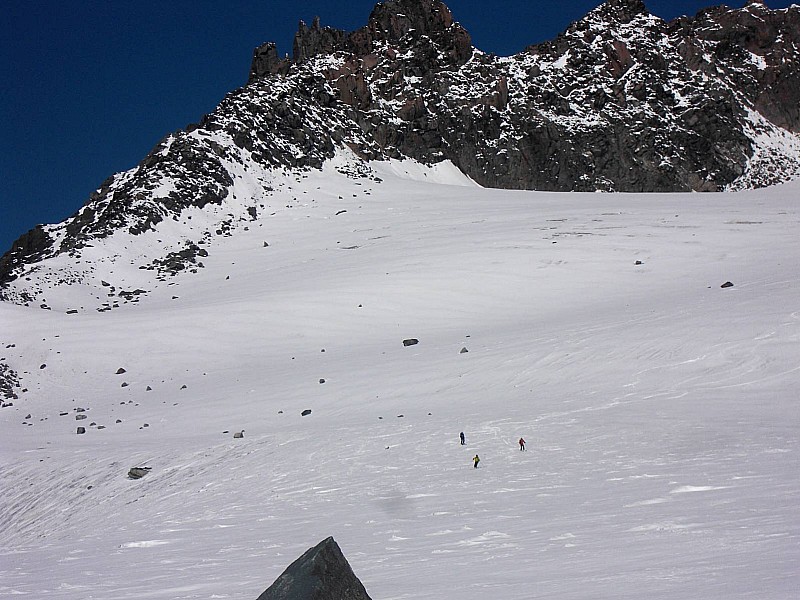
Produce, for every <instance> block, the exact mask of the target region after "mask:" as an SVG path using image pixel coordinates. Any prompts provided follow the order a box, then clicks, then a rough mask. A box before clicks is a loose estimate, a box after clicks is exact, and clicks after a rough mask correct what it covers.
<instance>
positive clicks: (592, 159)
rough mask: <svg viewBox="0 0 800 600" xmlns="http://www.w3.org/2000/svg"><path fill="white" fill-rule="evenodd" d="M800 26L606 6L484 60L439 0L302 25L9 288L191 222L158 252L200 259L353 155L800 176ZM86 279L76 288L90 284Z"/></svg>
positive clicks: (39, 239)
mask: <svg viewBox="0 0 800 600" xmlns="http://www.w3.org/2000/svg"><path fill="white" fill-rule="evenodd" d="M799 32H800V7H798V6H792V7H791V8H789V9H786V10H770V9H769V8H767V7H766V6H765V5H764V4H762V3H759V2H750V3H748V5H747V6H745V7H744V8H742V9H729V8H727V7H717V8H710V9H707V10H704V11H701V12H700V13H699V14H698V15H697V16H695V17H684V18H680V19H677V20H675V21H673V22H670V23H666V22H664V21H663V20H661V19H659V18H657V17H655V16H653V15H651V14H649V13H648V12H647V10H646V7H645V5H644V4H643V3H642V2H641V1H640V0H608V1H607V2H605V3H603V4H601V5H600V6H599V7H598V8H597V9H595V10H593V11H591V12H590V13H589V14H588V15H587V16H586V17H584V18H583V19H581V20H580V21H577V22H576V23H573V24H572V25H570V27H569V28H567V30H566V31H565V32H564V33H563V34H561V35H559V36H558V37H557V38H556V39H555V40H553V41H551V42H547V43H544V44H540V45H536V46H531V47H528V48H526V49H525V50H524V51H522V52H520V53H519V54H516V55H514V56H511V57H497V56H494V55H487V54H485V53H483V52H481V51H480V50H478V49H475V48H474V47H473V46H472V45H471V40H470V37H469V33H468V32H467V31H465V30H464V28H463V27H461V25H459V23H458V22H457V21H456V20H455V19H454V17H453V15H452V13H451V12H450V10H449V9H448V8H447V7H446V6H445V5H444V4H442V3H441V2H439V1H438V0H389V1H387V2H382V3H379V4H378V5H376V7H375V9H374V10H373V11H372V13H371V15H370V16H369V19H368V23H367V25H366V26H364V27H363V28H361V29H359V30H357V31H354V32H350V33H347V32H343V31H339V30H335V29H331V28H327V27H322V26H321V24H320V23H319V21H315V22H314V23H312V25H311V26H310V27H309V26H306V25H304V24H301V26H300V29H299V31H298V33H297V35H296V38H295V48H294V56H293V58H291V59H281V58H279V57H278V56H277V53H276V51H275V46H274V44H265V45H263V46H260V47H259V48H257V49H256V50H255V52H254V56H253V61H252V66H251V72H250V80H249V82H248V83H247V85H245V86H244V87H242V88H241V89H238V90H235V91H233V92H231V93H230V94H228V96H227V97H226V98H225V99H224V100H223V101H222V102H221V103H220V105H219V106H218V107H217V108H216V109H215V110H214V111H213V112H212V113H210V114H209V115H206V116H205V117H204V118H203V119H202V120H201V121H200V123H198V124H197V125H195V126H192V127H189V128H188V129H187V130H186V131H178V132H175V133H173V134H170V135H168V136H167V137H166V138H165V139H164V140H163V141H162V142H161V143H160V144H159V145H158V146H157V147H156V148H154V149H153V151H151V153H150V154H149V155H148V156H147V157H145V159H144V160H143V161H142V163H141V164H140V165H138V166H137V167H136V168H134V169H132V170H131V171H129V172H126V173H122V174H117V175H115V176H113V177H111V178H109V179H108V180H107V181H106V182H104V183H103V185H102V186H101V187H100V188H99V189H98V190H97V192H96V193H95V194H93V195H92V197H91V198H90V200H89V201H88V202H87V204H86V205H85V206H84V207H83V208H81V209H80V210H79V211H78V212H77V213H76V214H75V215H73V216H72V217H70V218H69V219H67V220H66V221H64V222H63V223H61V224H58V225H54V226H43V227H38V228H36V229H34V230H32V231H31V232H28V233H27V234H26V235H24V236H23V237H21V238H20V239H19V240H18V241H17V242H16V243H15V244H14V246H13V247H12V248H11V250H9V252H8V253H6V254H5V255H4V256H3V257H2V258H0V295H2V297H3V298H5V299H7V300H13V301H25V302H38V300H37V298H38V296H39V294H38V293H37V292H36V291H35V290H34V291H19V290H17V291H13V290H10V288H9V284H10V283H11V282H13V281H15V280H17V279H19V278H20V277H30V276H31V271H32V270H34V269H37V268H38V267H37V265H39V264H40V263H41V261H42V260H44V259H47V258H50V257H55V256H59V255H64V257H65V259H66V258H69V259H72V260H70V261H67V262H70V264H71V265H74V264H75V263H76V262H77V261H78V260H79V259H80V257H81V256H82V255H83V254H84V253H85V251H86V250H87V249H88V248H89V247H90V246H92V245H94V244H96V243H97V241H98V240H99V239H101V238H107V237H109V236H111V235H112V234H114V233H116V232H121V231H125V232H127V233H129V234H131V235H134V236H139V235H141V234H143V233H145V232H151V233H152V232H155V231H156V229H157V227H158V226H159V224H160V223H162V222H164V221H173V222H175V223H182V222H184V221H185V216H186V215H188V214H189V213H190V212H192V211H195V210H200V211H203V214H204V215H205V216H204V217H203V218H207V219H208V220H209V227H208V228H207V229H206V230H205V231H202V232H194V233H191V235H190V233H189V232H188V231H184V232H183V233H178V234H176V235H178V237H179V238H181V239H182V241H181V242H180V244H179V246H178V247H175V246H174V245H171V246H169V250H168V251H167V250H166V249H165V250H163V251H162V250H159V252H160V254H158V255H156V256H152V257H151V260H152V261H162V262H161V263H159V264H162V265H163V264H164V263H163V261H166V263H167V264H173V265H177V264H178V262H176V260H179V259H180V258H181V257H184V256H191V257H192V259H193V262H190V264H196V263H197V262H201V261H199V260H198V259H199V258H202V257H201V256H199V255H198V254H197V252H198V251H199V250H198V249H199V247H200V245H201V244H200V241H202V240H201V239H195V238H197V236H201V235H205V234H209V235H210V236H211V237H214V236H216V235H219V234H217V231H222V232H227V231H228V228H229V225H230V223H231V222H233V221H234V220H236V219H239V218H242V215H245V216H247V215H249V217H250V218H256V217H257V215H258V214H259V212H260V211H261V210H265V209H262V208H261V207H262V206H266V203H265V198H267V197H269V196H270V194H272V192H273V185H272V183H270V182H271V181H272V179H273V178H275V177H279V176H282V175H281V174H286V173H288V172H289V171H291V172H293V173H296V174H302V173H308V172H309V170H317V169H320V168H322V167H323V165H324V164H325V163H326V161H330V160H331V159H332V158H333V157H334V156H336V155H337V153H339V154H341V153H342V152H343V151H344V150H347V151H352V152H353V153H355V155H356V157H357V159H356V160H355V161H353V164H354V165H355V163H357V162H361V163H362V166H353V167H352V169H351V173H353V174H356V175H354V176H356V177H361V176H362V175H363V174H364V173H368V172H369V171H370V167H369V166H368V163H369V162H370V161H376V160H381V161H383V160H387V159H396V160H404V159H413V160H416V161H418V162H420V163H422V164H426V165H431V164H437V163H440V162H442V161H446V160H448V161H450V162H451V163H452V164H453V165H455V167H456V168H458V169H459V170H461V171H462V172H463V173H464V174H465V175H466V176H467V177H469V178H470V179H471V180H473V181H475V182H476V183H478V184H480V185H482V186H485V187H498V188H511V189H536V190H550V191H598V190H599V191H646V192H655V191H691V190H694V191H715V190H722V189H746V188H751V187H761V186H767V185H772V184H775V183H778V182H782V181H787V180H790V179H793V178H796V177H798V175H800V142H798V139H800V138H798V132H800V108H799V107H800V81H798V73H800V33H799ZM366 176H367V177H369V175H366ZM195 218H198V217H195ZM212 222H213V223H212ZM212 225H213V226H212ZM191 236H194V238H192V239H190V237H191ZM184 238H185V239H184ZM173 241H174V240H169V241H163V240H162V242H161V243H162V245H165V246H168V245H170V244H172V242H173ZM148 244H149V242H148ZM176 257H177V258H176ZM151 266H153V265H151ZM184 266H187V265H184ZM42 268H43V269H44V270H46V267H42ZM166 270H167V271H168V270H169V269H166ZM79 271H80V269H78V270H73V272H72V275H71V276H70V277H63V278H61V279H60V281H61V282H62V283H67V282H75V281H79V280H81V279H82V275H81V274H80V272H79ZM55 277H56V279H59V276H55Z"/></svg>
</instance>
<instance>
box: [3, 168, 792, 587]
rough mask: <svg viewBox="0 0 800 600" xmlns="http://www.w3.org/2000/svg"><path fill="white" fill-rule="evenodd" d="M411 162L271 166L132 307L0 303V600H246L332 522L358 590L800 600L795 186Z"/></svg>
mask: <svg viewBox="0 0 800 600" xmlns="http://www.w3.org/2000/svg"><path fill="white" fill-rule="evenodd" d="M409 169H410V167H409V168H406V169H405V171H404V168H403V166H402V165H399V166H398V165H393V166H392V167H391V168H386V169H385V170H384V172H382V173H381V177H383V178H384V181H383V182H382V183H370V184H369V186H357V185H356V183H354V182H353V181H351V180H346V179H344V178H340V177H337V176H333V175H331V174H330V173H326V174H313V173H312V174H311V175H310V176H308V177H307V178H305V179H303V180H300V179H298V180H297V181H294V180H287V181H288V183H287V185H291V186H292V187H293V188H294V189H292V190H286V191H285V192H279V194H285V195H286V197H285V198H284V197H282V196H279V197H277V198H275V199H274V204H275V210H274V214H269V213H266V214H265V215H264V216H262V217H260V219H259V221H258V222H254V223H251V224H250V231H246V232H245V231H238V232H237V233H236V235H234V236H233V237H231V238H222V239H218V240H215V241H214V242H213V245H212V246H211V247H209V257H208V258H206V259H204V263H205V268H204V269H202V270H200V271H199V273H197V274H186V275H181V276H179V277H177V278H175V279H174V281H172V282H171V283H175V284H176V285H164V286H162V287H160V288H157V289H153V290H152V292H151V294H150V295H149V296H148V297H147V298H146V299H144V300H142V302H141V303H140V304H139V305H136V306H129V307H123V308H121V309H117V310H114V311H111V312H108V313H104V314H93V313H92V312H91V311H87V312H86V313H84V314H79V315H65V314H64V313H63V312H61V313H59V312H57V311H56V310H54V311H52V312H48V311H40V310H34V309H24V308H21V307H16V306H10V305H0V320H2V322H3V324H4V325H3V327H2V331H3V332H2V339H0V342H2V343H3V344H2V346H3V347H4V348H5V350H4V352H5V357H6V358H7V360H8V362H9V364H10V365H11V366H12V367H13V368H14V369H15V370H17V372H18V373H19V374H20V377H21V379H22V384H23V387H27V388H29V390H30V391H29V392H28V393H27V394H25V395H23V396H22V398H21V399H20V400H19V401H16V402H15V406H14V407H13V408H7V409H3V410H2V411H0V427H2V436H0V448H1V449H2V454H1V455H0V457H1V458H0V460H2V462H0V470H1V471H0V472H2V482H3V483H2V487H0V597H4V598H5V597H8V598H11V597H14V598H16V597H29V598H50V599H54V600H57V599H62V598H63V599H65V600H66V599H67V598H69V599H72V598H87V599H106V598H108V599H111V598H114V599H115V600H120V599H122V600H124V599H134V598H135V599H162V598H163V599H194V598H228V599H237V600H239V599H242V600H244V599H247V598H255V597H257V596H258V595H259V594H260V593H261V592H262V591H263V590H264V589H265V588H266V587H268V586H269V585H270V584H271V583H272V581H273V580H274V579H275V578H276V577H277V576H278V575H279V574H280V573H281V572H282V571H283V569H284V568H285V567H286V566H288V565H289V564H290V563H291V562H292V561H293V560H294V559H295V558H297V557H298V556H299V555H300V554H301V553H302V552H303V551H304V550H306V549H307V548H309V547H310V546H313V545H314V544H316V543H317V542H318V541H320V540H321V539H323V538H324V537H326V536H328V535H333V536H334V537H335V538H336V540H337V541H338V542H339V544H340V545H341V547H342V549H343V551H344V553H345V555H346V557H347V558H348V560H349V561H350V563H351V565H352V566H353V569H354V571H355V572H356V574H357V575H358V576H359V578H361V580H362V581H363V582H364V584H365V586H366V588H367V590H368V592H369V593H370V595H371V596H372V597H373V598H375V599H376V600H378V599H381V600H400V599H407V598H414V599H424V598H431V599H433V598H437V599H439V598H458V599H459V600H485V599H486V598H489V597H503V598H511V597H520V598H558V599H579V598H580V599H583V598H612V597H613V598H631V599H633V598H637V599H638V598H642V597H647V598H655V599H660V598H663V599H667V598H669V599H671V598H677V597H692V598H706V599H714V598H719V599H723V598H725V599H728V598H732V597H733V598H759V599H776V600H777V599H788V598H792V597H795V595H796V593H797V590H798V589H800V577H798V573H800V483H798V479H797V473H800V460H798V457H799V456H800V454H798V451H799V450H800V448H798V439H800V438H799V437H798V425H800V418H798V417H800V413H799V412H798V403H797V392H796V388H797V380H798V371H800V350H799V348H800V343H799V342H800V319H799V318H798V314H800V304H798V298H800V295H798V281H800V278H798V275H800V273H799V272H798V266H797V265H800V243H798V241H797V240H798V238H797V231H798V223H799V222H800V220H799V219H798V214H800V213H799V212H798V208H797V198H798V192H800V186H798V185H796V184H790V185H786V186H780V187H777V188H773V189H769V190H759V191H756V192H745V193H737V194H707V195H694V194H684V195H681V194H675V195H597V194H568V195H559V194H539V193H521V192H502V191H496V190H482V189H479V188H476V187H474V186H468V185H467V186H466V187H464V186H463V185H464V184H465V183H468V182H464V181H458V180H456V179H455V177H454V176H453V175H452V174H450V173H448V172H439V173H437V174H436V177H437V181H439V182H441V183H459V184H462V186H461V187H457V186H454V185H440V184H436V185H434V184H432V183H430V182H425V181H424V180H425V179H426V175H425V172H424V170H419V169H417V170H415V171H413V172H412V171H409ZM398 176H400V177H402V178H401V179H398ZM320 188H322V189H320ZM364 188H369V189H370V191H371V195H370V196H369V197H366V196H365V195H364V194H363V191H364ZM303 192H307V193H308V195H312V196H314V202H311V201H310V200H309V201H303V202H298V203H297V204H295V205H292V206H293V208H291V209H289V208H283V209H280V208H279V207H280V206H286V205H285V204H283V203H284V202H288V200H287V199H288V198H289V197H292V198H294V197H301V194H302V193H303ZM354 194H355V195H356V197H354V196H353V195H354ZM340 196H341V199H339V197H340ZM341 210H346V212H345V213H340V214H336V213H337V212H338V211H341ZM165 227H170V225H169V224H166V225H165ZM267 239H268V240H269V242H270V243H269V247H264V246H263V241H264V240H267ZM636 260H641V262H642V264H640V265H635V264H634V262H635V261H636ZM118 269H119V271H120V272H118V273H117V274H116V275H117V276H118V277H119V278H120V279H121V280H122V281H121V282H120V284H119V285H122V282H128V281H133V279H134V278H135V277H140V276H141V275H140V274H139V273H138V272H136V271H135V266H132V267H131V268H130V272H122V271H123V270H122V269H121V268H118ZM726 280H731V281H733V282H734V283H735V286H734V287H733V288H730V289H720V284H722V283H723V282H725V281H726ZM62 293H63V299H61V297H60V296H59V294H62ZM73 294H75V290H59V289H54V290H53V291H52V292H51V293H50V294H49V296H48V298H47V301H48V304H49V305H51V306H53V307H59V306H61V307H63V308H66V307H67V306H68V305H74V304H72V303H73V302H74V296H73ZM173 296H177V298H176V299H173ZM408 337H417V338H419V339H420V343H419V344H418V345H416V346H410V347H404V346H403V345H402V343H401V342H402V340H403V339H405V338H408ZM12 344H13V347H10V348H9V347H6V346H9V345H12ZM462 347H465V348H467V349H468V352H466V353H460V350H461V348H462ZM323 349H324V350H325V351H324V352H323V351H322V350H323ZM42 364H46V368H40V366H41V365H42ZM121 366H122V367H124V368H125V369H126V371H127V372H126V373H125V374H122V375H116V374H115V372H116V369H117V368H118V367H121ZM320 379H324V380H325V382H324V384H323V383H320ZM122 382H125V383H128V384H129V385H128V386H126V387H124V388H123V387H121V383H122ZM148 385H150V386H151V387H152V391H146V390H145V388H146V386H148ZM184 385H185V386H186V388H183V386H184ZM77 407H82V408H86V409H87V410H86V413H84V414H87V415H88V418H87V420H84V421H76V420H75V416H76V412H75V411H74V409H75V408H77ZM306 408H310V409H312V410H313V412H312V414H311V415H310V416H308V417H301V416H300V411H301V410H303V409H306ZM279 411H282V412H279ZM62 412H66V413H68V414H67V415H65V416H61V415H60V413H62ZM28 413H31V415H32V418H31V419H26V418H25V415H27V414H28ZM116 419H120V420H121V421H122V422H121V423H115V421H116ZM22 421H26V422H28V423H31V424H30V425H22V424H21V422H22ZM89 422H96V423H97V424H102V425H106V426H107V428H106V429H103V430H98V429H97V428H96V427H88V426H87V429H89V431H88V432H87V434H86V435H83V436H77V435H75V427H76V426H77V425H80V424H88V423H89ZM145 423H146V424H147V427H145V426H144V424H145ZM241 429H244V430H245V437H244V438H243V439H240V440H233V439H231V438H232V433H233V432H234V431H239V430H241ZM223 431H228V432H229V433H227V434H223V433H222V432H223ZM459 431H464V432H465V433H466V439H467V443H466V445H465V446H461V445H459V442H458V433H459ZM520 435H522V436H523V437H525V439H526V440H527V441H528V450H527V451H526V452H520V451H519V450H518V446H517V444H516V440H517V439H518V438H519V436H520ZM476 453H478V454H479V455H480V457H481V463H480V467H479V468H478V469H473V468H472V461H471V458H472V456H474V455H475V454H476ZM137 465H147V466H150V467H151V468H152V471H151V472H150V473H149V474H148V475H146V476H145V477H144V478H142V479H140V480H130V479H128V478H127V477H126V474H127V471H128V469H129V468H130V467H133V466H137Z"/></svg>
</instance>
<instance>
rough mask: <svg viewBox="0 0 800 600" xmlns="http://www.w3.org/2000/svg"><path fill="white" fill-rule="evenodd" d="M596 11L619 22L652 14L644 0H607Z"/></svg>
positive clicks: (628, 21) (627, 21) (626, 21)
mask: <svg viewBox="0 0 800 600" xmlns="http://www.w3.org/2000/svg"><path fill="white" fill-rule="evenodd" d="M595 11H596V12H597V14H599V15H602V16H604V17H606V18H607V19H608V20H610V21H612V22H617V23H630V22H631V21H633V20H634V19H635V18H636V17H638V16H640V15H648V14H650V13H649V12H648V10H647V8H646V7H645V5H644V2H643V1H642V0H606V1H605V2H604V3H603V4H601V5H600V6H598V7H597V8H596V9H595Z"/></svg>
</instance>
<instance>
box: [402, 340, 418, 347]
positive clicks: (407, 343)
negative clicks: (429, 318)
mask: <svg viewBox="0 0 800 600" xmlns="http://www.w3.org/2000/svg"><path fill="white" fill-rule="evenodd" d="M417 344H419V340H418V339H416V338H409V339H407V340H403V346H416V345H417Z"/></svg>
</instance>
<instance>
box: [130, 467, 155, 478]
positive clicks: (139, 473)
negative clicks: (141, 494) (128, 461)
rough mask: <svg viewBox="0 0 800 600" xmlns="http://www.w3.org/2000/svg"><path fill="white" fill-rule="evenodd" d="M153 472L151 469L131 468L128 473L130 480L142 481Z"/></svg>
mask: <svg viewBox="0 0 800 600" xmlns="http://www.w3.org/2000/svg"><path fill="white" fill-rule="evenodd" d="M150 470H151V467H131V469H130V470H129V471H128V478H129V479H141V478H142V477H144V476H145V475H147V474H148V473H149V472H150Z"/></svg>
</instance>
